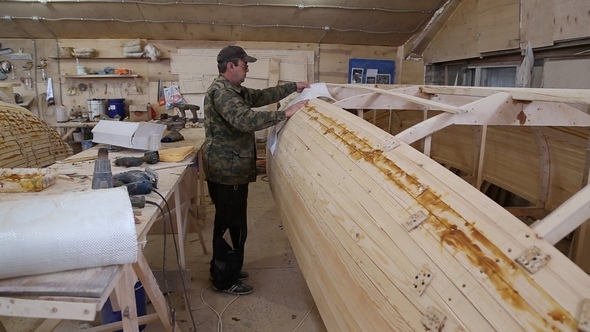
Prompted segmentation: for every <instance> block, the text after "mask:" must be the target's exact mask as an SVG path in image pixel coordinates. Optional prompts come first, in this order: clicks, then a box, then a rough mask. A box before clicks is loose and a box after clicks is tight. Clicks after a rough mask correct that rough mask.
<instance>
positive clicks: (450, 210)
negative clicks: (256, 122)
mask: <svg viewBox="0 0 590 332" xmlns="http://www.w3.org/2000/svg"><path fill="white" fill-rule="evenodd" d="M268 174H269V180H270V185H271V189H272V192H273V195H274V197H275V200H276V202H277V205H278V208H279V212H280V215H281V218H282V220H283V222H284V224H285V229H286V231H287V234H288V236H289V239H290V242H291V245H292V247H293V250H294V252H295V254H296V257H297V260H298V263H299V265H300V266H301V269H302V271H303V274H304V276H305V279H306V281H307V284H308V286H309V288H310V290H311V292H312V294H313V297H314V300H315V301H316V304H317V306H318V308H319V311H320V313H321V315H322V318H323V320H324V323H325V325H326V327H327V328H328V329H329V330H330V331H420V330H425V329H426V328H428V329H431V330H437V329H439V330H442V331H455V330H465V331H519V330H526V331H548V330H549V331H577V330H578V324H579V321H578V320H579V317H578V316H579V314H580V311H581V308H582V303H583V300H584V299H585V298H589V297H590V277H588V275H587V274H586V273H584V272H583V271H582V270H581V269H580V268H578V267H577V266H576V265H575V264H573V263H572V262H571V261H570V260H569V259H568V258H567V257H565V256H563V255H562V254H561V253H560V252H559V251H558V250H556V249H555V248H554V247H553V246H552V245H551V244H549V243H548V242H546V241H544V240H542V239H538V238H537V237H536V236H535V233H534V231H533V230H531V229H530V228H529V227H527V226H526V225H525V224H524V223H522V222H521V221H520V220H518V219H517V218H516V217H514V216H513V215H511V214H510V213H509V212H507V211H506V210H505V209H503V208H502V207H501V206H499V205H497V204H496V203H495V202H493V201H492V200H490V199H489V198H487V197H486V196H485V195H483V194H482V193H480V192H479V191H478V190H477V189H475V188H474V187H472V186H471V185H469V184H468V183H466V182H465V181H463V180H461V179H460V178H459V177H457V176H455V175H454V174H453V173H451V172H450V171H448V170H447V169H446V168H444V167H442V166H441V165H439V164H438V163H436V162H435V161H433V160H432V159H430V158H428V157H427V156H425V155H424V154H422V153H421V152H419V151H417V150H415V149H413V148H412V147H411V146H409V145H407V144H405V143H404V142H402V141H400V140H398V139H396V138H395V137H393V136H391V135H389V134H388V133H386V132H384V131H382V130H380V129H378V128H376V127H374V126H372V125H371V124H369V123H368V122H366V121H364V120H362V119H360V118H358V117H356V116H354V115H352V114H350V113H348V112H346V111H344V110H342V109H340V108H338V107H336V106H334V105H331V104H328V103H325V102H323V101H321V100H313V101H311V102H310V103H309V104H308V106H307V107H305V108H304V109H303V110H302V111H300V112H298V113H297V114H296V115H295V116H294V117H293V118H291V119H290V120H289V121H288V122H287V124H286V125H285V126H284V127H283V128H282V129H281V130H280V132H279V135H278V143H277V145H276V150H275V151H274V154H271V153H268ZM411 226H416V227H415V228H412V227H411ZM533 246H535V247H537V248H539V249H540V251H541V252H542V253H543V254H545V255H548V256H549V257H550V261H549V263H548V264H547V265H546V266H544V267H543V268H541V269H540V270H539V271H537V272H535V273H534V274H533V273H531V272H529V271H527V270H526V269H525V268H524V267H523V266H521V265H520V264H519V263H517V262H516V259H517V258H519V257H520V256H522V255H523V254H524V253H526V252H527V250H529V249H530V248H532V247H533ZM421 281H424V282H425V284H424V285H422V283H421ZM421 290H423V293H420V291H421ZM439 320H440V321H442V323H443V324H442V325H438V322H439Z"/></svg>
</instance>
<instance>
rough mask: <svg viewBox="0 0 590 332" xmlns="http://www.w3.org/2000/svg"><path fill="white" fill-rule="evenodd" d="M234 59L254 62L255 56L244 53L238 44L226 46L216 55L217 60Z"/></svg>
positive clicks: (220, 61) (226, 60)
mask: <svg viewBox="0 0 590 332" xmlns="http://www.w3.org/2000/svg"><path fill="white" fill-rule="evenodd" d="M234 59H241V60H243V61H245V62H256V60H257V59H256V58H254V57H251V56H249V55H248V54H246V51H244V49H243V48H241V47H239V46H231V45H230V46H226V47H224V48H223V49H222V50H221V51H220V52H219V54H218V55H217V62H218V63H222V62H228V61H230V60H234Z"/></svg>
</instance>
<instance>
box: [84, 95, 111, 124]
mask: <svg viewBox="0 0 590 332" xmlns="http://www.w3.org/2000/svg"><path fill="white" fill-rule="evenodd" d="M106 114H107V101H106V99H95V98H94V99H88V119H89V120H90V121H93V120H94V117H100V116H101V115H106Z"/></svg>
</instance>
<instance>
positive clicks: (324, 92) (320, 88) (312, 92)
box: [267, 83, 335, 155]
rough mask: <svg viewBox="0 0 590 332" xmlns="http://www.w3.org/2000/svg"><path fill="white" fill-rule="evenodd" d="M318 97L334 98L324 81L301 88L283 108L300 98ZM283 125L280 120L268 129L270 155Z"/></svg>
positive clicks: (283, 122) (273, 150)
mask: <svg viewBox="0 0 590 332" xmlns="http://www.w3.org/2000/svg"><path fill="white" fill-rule="evenodd" d="M319 97H323V98H328V99H331V100H335V99H334V98H333V97H332V95H331V94H330V91H329V90H328V87H327V86H326V83H313V84H311V85H310V87H309V88H306V89H303V91H301V93H300V94H299V95H298V96H297V97H295V98H293V100H291V101H290V102H289V103H288V104H287V106H286V107H285V109H287V108H289V107H290V106H291V105H293V104H295V103H297V102H299V101H301V100H306V99H309V100H311V99H315V98H319ZM284 125H285V121H282V122H280V123H278V124H277V125H276V126H274V127H273V128H272V130H271V131H270V134H269V135H268V144H267V145H268V149H269V150H270V153H271V154H272V155H274V154H275V149H276V146H277V140H278V133H279V131H280V130H281V128H283V126H284Z"/></svg>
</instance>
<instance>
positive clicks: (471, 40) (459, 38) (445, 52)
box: [422, 1, 479, 63]
mask: <svg viewBox="0 0 590 332" xmlns="http://www.w3.org/2000/svg"><path fill="white" fill-rule="evenodd" d="M476 11H477V1H461V3H460V4H459V6H458V7H457V9H456V10H455V12H454V13H453V15H451V17H450V18H449V19H448V20H447V21H446V22H445V24H444V26H443V27H442V28H441V29H440V30H439V32H438V34H437V36H436V38H434V39H433V40H432V42H431V43H430V44H429V45H428V47H427V48H426V49H425V50H424V53H423V54H422V55H423V57H424V63H437V62H444V61H452V60H459V59H469V58H476V57H479V50H478V47H477V42H475V41H476V40H477V35H478V32H479V29H478V19H479V17H478V16H477V15H476Z"/></svg>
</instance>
